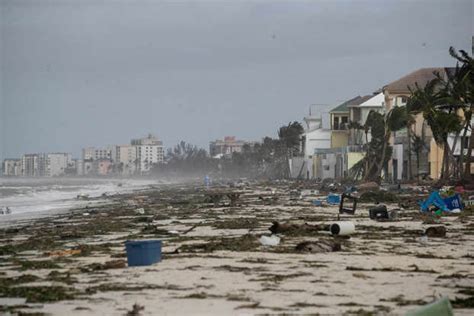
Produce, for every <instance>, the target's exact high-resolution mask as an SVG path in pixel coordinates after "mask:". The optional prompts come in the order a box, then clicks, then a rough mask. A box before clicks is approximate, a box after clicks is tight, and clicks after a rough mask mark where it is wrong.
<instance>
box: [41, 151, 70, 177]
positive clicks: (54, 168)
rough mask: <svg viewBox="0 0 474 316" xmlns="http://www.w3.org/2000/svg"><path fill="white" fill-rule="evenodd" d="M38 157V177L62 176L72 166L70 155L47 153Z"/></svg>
mask: <svg viewBox="0 0 474 316" xmlns="http://www.w3.org/2000/svg"><path fill="white" fill-rule="evenodd" d="M39 156H40V160H39V170H40V172H39V175H40V176H44V177H57V176H63V175H65V174H66V170H67V169H68V168H69V167H70V166H71V165H72V155H71V154H68V153H48V154H41V155H39Z"/></svg>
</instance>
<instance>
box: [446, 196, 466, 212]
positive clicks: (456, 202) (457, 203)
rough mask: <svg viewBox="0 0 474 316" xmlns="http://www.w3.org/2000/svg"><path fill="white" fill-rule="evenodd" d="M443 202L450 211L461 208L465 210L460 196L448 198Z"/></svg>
mask: <svg viewBox="0 0 474 316" xmlns="http://www.w3.org/2000/svg"><path fill="white" fill-rule="evenodd" d="M443 201H444V203H446V206H447V207H448V208H449V209H450V210H454V209H455V208H459V209H461V210H462V209H463V205H462V201H461V197H460V196H459V194H455V195H453V196H450V197H447V198H445V199H443Z"/></svg>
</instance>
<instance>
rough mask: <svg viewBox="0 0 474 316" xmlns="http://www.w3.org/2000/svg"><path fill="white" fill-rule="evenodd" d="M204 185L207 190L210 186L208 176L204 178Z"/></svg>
mask: <svg viewBox="0 0 474 316" xmlns="http://www.w3.org/2000/svg"><path fill="white" fill-rule="evenodd" d="M204 185H205V186H206V188H208V189H209V186H210V185H211V178H210V177H209V176H208V175H206V176H205V177H204Z"/></svg>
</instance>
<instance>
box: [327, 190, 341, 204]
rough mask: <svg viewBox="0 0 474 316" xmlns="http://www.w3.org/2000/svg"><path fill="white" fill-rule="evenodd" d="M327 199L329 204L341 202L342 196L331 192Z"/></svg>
mask: <svg viewBox="0 0 474 316" xmlns="http://www.w3.org/2000/svg"><path fill="white" fill-rule="evenodd" d="M326 201H327V202H328V203H329V204H332V205H335V204H339V203H341V196H340V195H339V194H333V193H331V194H329V195H328V196H327V198H326Z"/></svg>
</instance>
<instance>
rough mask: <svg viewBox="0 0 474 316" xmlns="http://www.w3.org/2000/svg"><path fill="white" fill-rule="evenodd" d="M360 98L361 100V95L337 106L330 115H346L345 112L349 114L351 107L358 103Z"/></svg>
mask: <svg viewBox="0 0 474 316" xmlns="http://www.w3.org/2000/svg"><path fill="white" fill-rule="evenodd" d="M359 98H361V96H360V95H358V96H356V97H355V98H352V99H350V100H347V101H346V102H344V103H341V104H339V105H338V106H336V107H335V108H334V109H332V110H331V111H329V113H344V112H349V107H348V106H349V105H350V104H352V103H354V102H356V101H357V100H358V99H359Z"/></svg>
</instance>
